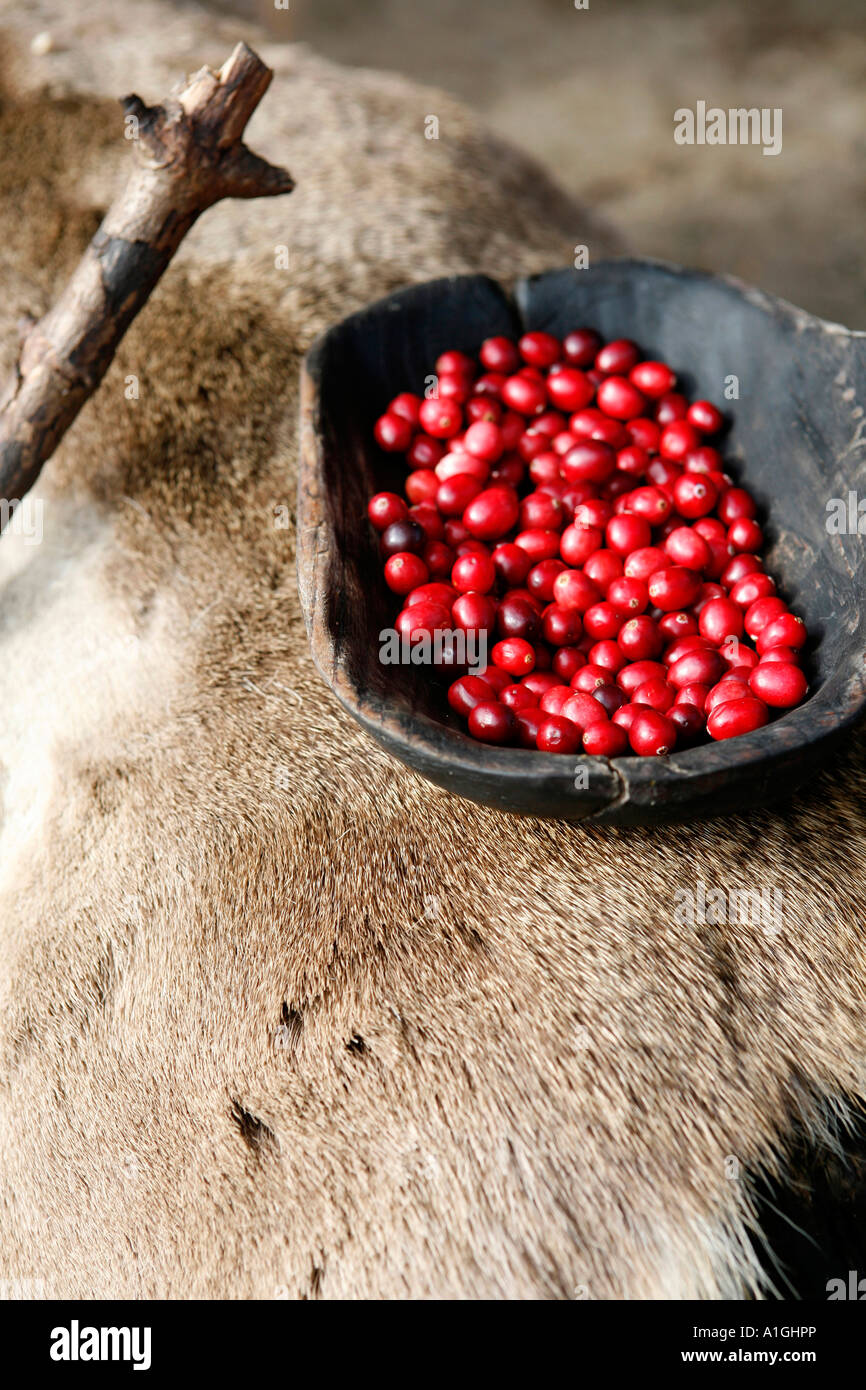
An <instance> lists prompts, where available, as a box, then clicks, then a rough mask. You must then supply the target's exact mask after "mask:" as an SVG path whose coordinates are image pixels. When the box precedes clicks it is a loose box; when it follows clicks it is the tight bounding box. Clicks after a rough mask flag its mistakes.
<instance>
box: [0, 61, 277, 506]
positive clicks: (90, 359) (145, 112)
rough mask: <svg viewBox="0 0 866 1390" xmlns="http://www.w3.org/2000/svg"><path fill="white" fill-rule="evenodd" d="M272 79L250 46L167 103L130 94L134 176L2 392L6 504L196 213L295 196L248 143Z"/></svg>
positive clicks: (53, 441)
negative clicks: (224, 201)
mask: <svg viewBox="0 0 866 1390" xmlns="http://www.w3.org/2000/svg"><path fill="white" fill-rule="evenodd" d="M272 76H273V74H272V72H271V70H270V68H268V67H266V66H265V64H264V63H263V62H262V61H261V59H260V58H259V57H258V56H257V55H256V54H255V53H253V51H252V50H251V49H250V48H248V47H247V46H246V44H243V43H241V44H238V46H237V48H236V49H235V50H234V52H233V53H232V55H231V56H230V57H229V58H228V60H227V61H226V62H225V63H224V64H223V66H222V67H221V68H220V70H219V72H212V71H211V70H210V69H208V68H202V70H201V72H198V73H196V75H195V76H194V77H192V78H190V79H189V81H188V82H187V85H186V86H185V87H184V88H183V89H182V90H181V91H180V92H178V93H177V94H176V95H174V96H172V97H170V98H169V99H168V100H167V101H166V102H165V103H164V104H163V105H161V106H145V105H144V103H143V102H142V101H141V100H140V99H139V98H138V97H137V96H129V97H126V99H125V100H124V102H123V108H124V111H125V114H126V116H127V118H129V117H134V118H135V119H134V122H131V123H129V125H128V128H131V129H132V130H133V131H134V138H133V142H132V143H133V150H134V156H135V167H134V169H133V172H132V175H131V177H130V179H129V182H128V184H127V186H126V189H125V191H124V192H123V193H122V194H121V196H120V197H119V198H118V199H117V200H116V201H115V202H114V203H113V204H112V206H111V207H110V208H109V210H108V212H107V213H106V216H105V218H104V220H103V222H102V225H101V226H100V228H99V230H98V231H97V232H96V235H95V236H94V238H93V240H92V241H91V243H90V245H89V247H88V248H87V250H86V251H85V253H84V256H83V257H82V259H81V261H80V262H79V264H78V266H77V268H76V270H75V272H74V274H73V276H72V278H71V280H70V281H69V283H68V285H67V286H66V288H65V289H64V291H63V293H62V294H61V296H60V298H59V299H58V301H57V303H56V304H55V305H54V306H53V308H52V309H50V310H49V311H48V313H47V314H46V315H45V317H44V318H42V319H41V320H40V321H39V322H38V323H36V324H34V325H33V326H32V327H31V328H30V329H29V331H28V332H27V334H26V336H25V337H24V339H23V341H22V344H21V348H20V351H19V355H18V361H17V363H16V365H15V368H14V370H13V371H12V374H11V376H10V377H9V379H8V380H7V382H6V383H5V385H4V387H3V389H2V391H0V500H2V499H6V500H8V501H10V502H11V501H15V500H18V499H20V498H21V497H23V495H24V493H25V492H27V490H28V489H29V488H30V487H32V485H33V483H34V482H35V481H36V478H37V477H38V475H39V470H40V469H41V467H42V464H43V463H44V462H45V460H46V459H47V458H49V457H50V456H51V454H52V453H53V452H54V449H55V448H56V447H57V444H58V443H59V441H60V439H61V438H62V437H63V435H64V433H65V432H66V430H67V429H68V428H69V426H70V425H71V424H72V421H73V420H74V419H75V417H76V415H77V414H78V412H79V410H80V409H81V407H82V406H83V405H84V402H85V401H86V400H87V398H88V397H89V396H90V395H91V394H92V393H93V392H94V391H95V390H96V388H97V386H98V385H99V383H100V381H101V380H102V378H103V376H104V375H105V372H106V371H107V369H108V366H109V364H110V363H111V360H112V358H113V357H114V354H115V351H116V350H117V345H118V343H119V342H120V340H121V338H122V337H123V335H124V333H125V332H126V330H127V328H128V327H129V325H130V323H131V322H132V320H133V319H134V318H135V316H136V314H137V313H138V311H139V309H140V308H141V307H142V305H143V304H144V303H145V302H146V301H147V299H148V296H149V295H150V293H151V291H152V290H153V288H154V286H155V285H156V283H157V281H158V280H159V277H160V276H161V275H162V273H163V271H164V270H165V268H166V266H167V265H168V263H169V261H170V260H171V258H172V256H173V255H174V253H175V251H176V250H177V248H178V246H179V245H180V243H181V241H182V240H183V238H184V236H185V235H186V233H187V232H188V231H189V229H190V227H191V226H192V224H193V223H194V222H195V220H196V218H197V217H199V215H200V214H201V213H202V212H204V211H205V210H206V209H207V208H209V207H211V206H212V205H213V204H214V203H216V202H218V201H219V200H220V199H221V198H260V197H270V196H273V195H274V194H279V193H290V192H291V190H292V188H293V186H294V184H293V181H292V179H291V178H290V177H289V175H288V174H287V173H286V171H285V169H278V168H275V167H274V166H273V165H271V164H268V163H267V161H266V160H264V159H261V158H260V157H259V156H258V155H256V154H254V153H253V152H252V151H251V150H248V149H247V147H246V146H245V145H244V144H243V143H242V140H241V137H242V135H243V132H244V130H245V128H246V125H247V122H248V121H249V119H250V116H251V115H252V113H253V111H255V109H256V107H257V106H258V104H259V102H260V101H261V99H262V97H263V96H264V94H265V92H266V90H267V88H268V85H269V83H270V81H271V77H272ZM136 124H137V131H136V130H135V127H136Z"/></svg>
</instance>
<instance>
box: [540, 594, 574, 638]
mask: <svg viewBox="0 0 866 1390" xmlns="http://www.w3.org/2000/svg"><path fill="white" fill-rule="evenodd" d="M541 631H542V634H543V636H544V640H545V642H549V643H550V644H551V646H553V647H570V646H572V645H573V644H574V643H575V642H577V641H578V639H579V638H580V637H581V635H582V633H583V624H582V623H581V621H580V614H579V613H577V612H576V611H575V609H573V608H560V607H559V605H558V604H556V603H552V604H550V605H549V606H548V607H547V608H546V609H545V611H544V617H543V619H542V624H541Z"/></svg>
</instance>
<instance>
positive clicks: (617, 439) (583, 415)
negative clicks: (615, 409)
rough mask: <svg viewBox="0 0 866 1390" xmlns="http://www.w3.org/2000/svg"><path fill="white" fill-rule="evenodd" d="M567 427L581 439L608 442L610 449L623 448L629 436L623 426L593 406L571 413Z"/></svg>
mask: <svg viewBox="0 0 866 1390" xmlns="http://www.w3.org/2000/svg"><path fill="white" fill-rule="evenodd" d="M568 428H569V430H570V431H571V433H572V434H577V435H580V437H581V438H582V439H597V440H598V441H599V442H600V443H602V444H609V445H610V447H611V448H612V449H624V448H625V446H626V445H627V444H628V443H629V438H630V436H629V433H628V431H627V430H626V428H625V426H624V425H621V424H620V423H619V421H618V420H612V419H611V418H610V416H609V415H605V414H604V412H603V411H601V410H596V409H595V408H594V407H587V409H586V410H579V411H578V412H577V414H575V415H572V416H571V418H570V419H569V422H568Z"/></svg>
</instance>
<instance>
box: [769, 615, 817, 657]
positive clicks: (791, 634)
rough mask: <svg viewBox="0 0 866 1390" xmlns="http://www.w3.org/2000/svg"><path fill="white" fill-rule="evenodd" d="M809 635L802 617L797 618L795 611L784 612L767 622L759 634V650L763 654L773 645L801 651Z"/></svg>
mask: <svg viewBox="0 0 866 1390" xmlns="http://www.w3.org/2000/svg"><path fill="white" fill-rule="evenodd" d="M807 635H808V634H807V632H806V624H805V623H804V622H803V619H802V618H795V617H794V614H793V613H783V614H782V615H781V617H779V618H774V619H773V621H772V622H771V623H767V626H766V627H765V628H762V630H761V632H760V633H759V634H758V640H757V648H758V652H759V654H760V655H761V656H763V655H764V653H765V652H768V651H770V649H771V648H772V647H793V649H794V651H799V649H800V648H801V647H802V646H803V644H804V643H805V641H806V637H807Z"/></svg>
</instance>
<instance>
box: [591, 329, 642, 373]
mask: <svg viewBox="0 0 866 1390" xmlns="http://www.w3.org/2000/svg"><path fill="white" fill-rule="evenodd" d="M639 361H640V349H639V348H638V346H637V344H636V343H633V342H631V340H630V339H629V338H616V339H615V340H614V341H613V342H612V343H608V344H607V345H606V346H605V347H603V348H601V350H600V351H599V352H598V353H597V355H596V359H595V367H596V369H597V370H598V371H600V372H604V374H605V376H610V375H613V374H614V373H616V374H624V375H627V374H628V373H629V372H630V371H631V369H632V367H634V366H636V365H637V363H638V362H639Z"/></svg>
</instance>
